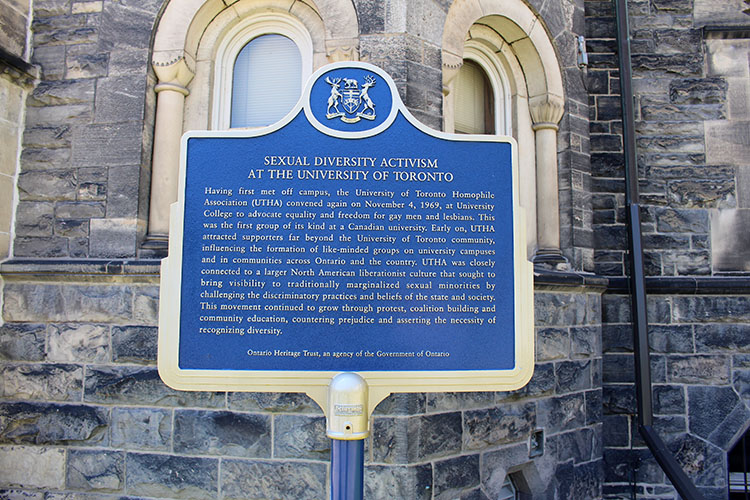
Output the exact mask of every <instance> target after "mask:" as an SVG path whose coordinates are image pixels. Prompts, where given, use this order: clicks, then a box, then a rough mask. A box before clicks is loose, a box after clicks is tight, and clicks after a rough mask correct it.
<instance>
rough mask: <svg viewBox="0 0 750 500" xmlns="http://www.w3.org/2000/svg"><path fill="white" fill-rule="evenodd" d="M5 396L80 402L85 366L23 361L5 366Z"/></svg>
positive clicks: (3, 370)
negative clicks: (25, 362) (24, 362)
mask: <svg viewBox="0 0 750 500" xmlns="http://www.w3.org/2000/svg"><path fill="white" fill-rule="evenodd" d="M0 374H2V384H1V385H0V387H2V392H0V394H2V396H3V397H4V398H7V399H34V400H46V401H80V399H81V394H82V389H83V368H82V367H81V366H79V365H62V364H60V365H58V364H23V365H11V364H9V365H5V366H3V367H2V368H0Z"/></svg>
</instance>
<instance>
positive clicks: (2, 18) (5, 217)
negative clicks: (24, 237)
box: [0, 0, 38, 259]
mask: <svg viewBox="0 0 750 500" xmlns="http://www.w3.org/2000/svg"><path fill="white" fill-rule="evenodd" d="M30 16H31V5H30V2H28V1H26V0H2V1H0V259H3V258H5V257H7V256H8V255H9V252H10V242H11V232H12V224H13V220H12V218H13V211H14V207H15V201H16V197H15V186H16V177H17V173H18V155H19V152H20V143H21V141H20V137H21V134H22V133H23V122H24V114H25V111H24V102H25V101H26V95H27V94H28V92H29V90H30V89H31V88H32V87H33V85H34V80H35V78H36V76H37V74H38V71H37V70H36V68H34V67H33V66H31V65H30V64H29V63H28V56H29V52H30V50H29V44H28V42H27V38H28V37H27V29H26V27H27V25H28V23H29V18H30Z"/></svg>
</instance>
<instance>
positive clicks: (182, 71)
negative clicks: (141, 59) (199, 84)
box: [151, 57, 195, 95]
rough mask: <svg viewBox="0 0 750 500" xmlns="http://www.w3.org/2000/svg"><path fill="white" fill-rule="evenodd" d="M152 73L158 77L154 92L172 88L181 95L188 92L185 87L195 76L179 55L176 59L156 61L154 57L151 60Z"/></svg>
mask: <svg viewBox="0 0 750 500" xmlns="http://www.w3.org/2000/svg"><path fill="white" fill-rule="evenodd" d="M151 66H152V67H153V68H154V73H156V77H157V78H158V79H159V83H157V84H156V87H154V91H155V92H157V93H158V92H161V91H163V90H173V91H175V92H179V93H181V94H183V95H188V94H189V93H190V92H189V91H188V89H187V86H188V84H189V83H190V81H191V80H192V79H193V77H194V76H195V73H193V71H192V70H191V69H190V68H189V67H188V65H187V63H186V62H185V59H184V58H182V57H180V58H179V59H177V60H176V61H167V62H158V61H156V60H155V59H154V60H153V61H152V62H151Z"/></svg>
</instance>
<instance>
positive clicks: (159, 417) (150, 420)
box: [110, 408, 172, 451]
mask: <svg viewBox="0 0 750 500" xmlns="http://www.w3.org/2000/svg"><path fill="white" fill-rule="evenodd" d="M110 439H111V441H112V447H114V448H123V449H126V450H141V451H168V450H169V449H170V446H171V444H172V412H171V411H170V410H163V409H153V408H113V409H112V424H111V437H110Z"/></svg>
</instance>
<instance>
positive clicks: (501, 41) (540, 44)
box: [442, 0, 564, 263]
mask: <svg viewBox="0 0 750 500" xmlns="http://www.w3.org/2000/svg"><path fill="white" fill-rule="evenodd" d="M477 43H487V44H488V45H489V46H490V47H492V48H493V49H494V52H495V60H496V61H497V62H496V64H497V65H501V66H502V67H504V68H505V69H506V74H507V75H509V80H511V87H512V89H513V95H512V107H513V111H512V125H511V126H512V135H513V136H514V137H515V139H516V140H517V141H518V149H519V168H520V170H521V180H520V182H521V190H520V191H521V197H522V200H521V205H522V206H523V207H524V208H525V209H526V210H527V211H528V215H529V217H528V219H529V220H528V221H527V224H528V226H527V229H528V232H527V246H528V250H529V255H534V254H535V259H538V260H542V261H547V262H553V263H557V262H563V261H564V258H563V257H562V252H561V251H560V215H559V196H558V184H557V123H558V122H559V121H560V119H561V118H562V112H563V103H564V90H563V89H564V87H563V81H562V74H561V71H560V65H559V63H558V60H557V55H556V53H555V50H554V47H553V45H552V42H551V40H550V39H549V36H548V35H547V33H546V31H545V30H544V27H543V26H542V23H541V21H540V20H539V19H538V18H537V16H536V15H535V14H534V13H533V12H532V11H531V10H530V9H529V8H528V6H527V5H526V4H525V3H524V2H523V1H522V0H456V1H455V2H453V4H452V5H451V8H450V10H449V11H448V15H447V17H446V20H445V27H444V31H443V44H442V47H443V50H442V59H443V94H444V96H445V97H444V99H443V120H444V128H445V130H446V131H451V130H453V120H454V116H455V108H454V104H453V98H452V96H451V91H452V90H453V86H454V80H455V77H456V75H457V74H458V69H459V68H460V67H461V65H462V64H463V60H464V58H466V57H471V56H470V54H471V50H467V48H469V47H472V44H477ZM490 76H492V75H490Z"/></svg>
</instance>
